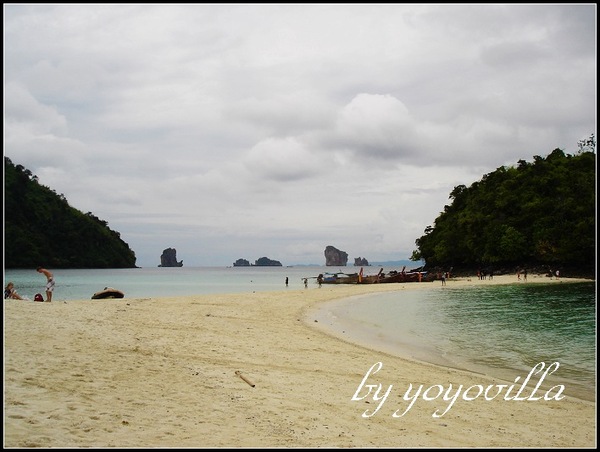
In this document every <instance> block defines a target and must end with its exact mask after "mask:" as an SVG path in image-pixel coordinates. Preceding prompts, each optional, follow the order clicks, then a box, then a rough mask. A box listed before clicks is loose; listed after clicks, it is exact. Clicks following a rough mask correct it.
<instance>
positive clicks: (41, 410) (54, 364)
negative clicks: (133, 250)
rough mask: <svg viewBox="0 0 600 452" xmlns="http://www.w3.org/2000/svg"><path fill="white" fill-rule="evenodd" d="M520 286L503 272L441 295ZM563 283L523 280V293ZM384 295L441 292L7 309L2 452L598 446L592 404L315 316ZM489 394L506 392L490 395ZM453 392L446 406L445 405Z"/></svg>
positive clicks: (326, 288) (318, 293) (342, 292)
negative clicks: (327, 307)
mask: <svg viewBox="0 0 600 452" xmlns="http://www.w3.org/2000/svg"><path fill="white" fill-rule="evenodd" d="M571 281H572V280H571ZM516 282H517V281H516V276H515V275H506V276H496V277H494V280H492V281H489V280H487V281H479V280H477V279H475V278H472V279H469V278H461V279H450V280H449V281H448V286H452V285H455V286H458V285H465V286H468V285H478V284H506V283H516ZM569 282H570V280H567V279H565V278H562V279H561V280H556V279H553V280H550V279H549V278H544V277H537V278H536V277H534V276H533V275H530V277H529V281H528V282H527V283H528V284H535V283H553V284H568V283H569ZM390 290H443V288H442V287H441V286H440V282H439V281H437V282H433V283H410V284H375V285H359V286H357V285H348V286H346V285H323V287H321V288H317V287H316V285H315V286H310V287H309V288H308V289H303V290H282V291H279V292H256V293H248V294H231V295H199V296H189V297H173V298H144V299H142V298H138V299H136V298H125V299H120V300H80V301H68V302H52V303H36V302H31V301H19V300H5V301H4V315H5V317H4V446H5V447H8V448H29V447H44V448H46V447H53V448H59V447H71V448H72V447H86V448H87V447H119V448H133V447H135V448H153V447H205V448H221V447H234V448H240V447H244V448H245V447H252V448H254V447H257V448H258V447H260V448H274V447H277V448H283V447H286V448H288V447H289V448H317V447H335V448H346V447H361V448H378V447H386V448H388V447H413V448H425V447H428V448H429V447H467V448H469V447H478V448H481V447H532V448H533V447H538V448H541V447H544V448H553V447H557V448H558V447H561V448H562V447H573V448H575V447H577V448H593V447H596V404H595V403H594V402H590V401H585V400H580V399H576V398H573V397H571V396H565V397H563V398H561V399H560V400H558V399H559V398H560V394H557V392H558V390H555V391H554V392H552V391H549V392H548V393H547V392H546V391H539V392H538V393H537V394H536V397H539V399H538V400H530V399H526V397H522V398H523V399H525V400H515V399H514V395H515V393H516V392H517V391H518V388H519V387H520V385H516V386H515V388H514V390H513V392H512V397H513V398H512V399H511V397H510V396H507V397H505V396H504V395H505V394H506V393H507V390H506V387H507V386H510V385H511V384H512V383H513V382H512V381H509V382H506V381H502V380H499V379H496V378H493V377H491V376H486V375H481V374H475V373H470V372H467V371H461V370H456V369H449V368H445V367H440V366H436V365H432V364H427V363H422V362H418V361H414V360H410V359H405V358H400V357H396V356H392V355H390V354H386V353H382V352H378V351H376V350H372V349H369V348H367V347H364V346H361V345H357V344H353V343H350V342H347V341H345V340H343V339H341V338H338V337H335V336H334V335H333V334H330V333H328V332H327V331H324V330H323V329H322V328H320V327H319V325H318V323H317V322H315V319H314V318H312V313H313V312H314V309H315V308H316V307H317V306H319V305H320V304H321V303H323V302H326V301H328V300H335V299H340V298H346V297H350V296H354V295H360V294H366V293H370V292H379V291H390ZM378 363H380V364H378ZM370 369H371V374H370V375H366V374H367V373H368V372H369V370H370ZM522 377H523V378H525V377H526V375H522ZM532 383H535V382H532ZM370 385H373V386H370ZM379 385H381V386H379ZM421 385H422V389H423V390H422V392H421V393H420V396H419V397H414V398H413V399H411V398H410V396H411V394H412V395H414V394H415V393H416V389H417V388H418V387H420V386H421ZM461 385H462V386H461ZM498 385H505V386H504V388H505V389H504V392H501V393H500V395H498V396H496V397H492V396H493V395H494V394H495V392H494V391H496V392H497V391H499V389H498V388H499V387H500V386H498ZM534 386H535V384H532V386H531V388H533V387H534ZM449 387H451V388H453V389H452V391H448V392H446V390H447V389H448V388H449ZM459 387H462V393H460V392H459V393H458V394H459V396H457V397H456V399H455V400H454V402H452V405H451V406H450V404H451V400H450V398H448V399H446V400H444V397H443V394H448V395H449V397H450V396H451V395H452V394H454V393H457V389H458V388H459ZM488 387H491V388H492V389H490V390H489V391H488V392H487V393H485V394H484V393H483V390H484V389H485V388H488ZM409 388H412V392H411V391H410V390H409ZM468 388H470V389H468ZM480 388H481V391H480ZM494 388H496V389H494ZM467 389H468V390H467ZM442 391H443V393H442ZM531 392H532V390H531V389H528V390H526V391H524V392H523V394H524V396H527V395H528V394H531ZM486 394H487V397H486ZM374 396H375V397H374ZM544 396H546V397H544ZM531 398H532V399H533V398H535V397H533V396H532V397H531ZM353 399H354V400H353ZM411 403H412V405H411ZM442 413H443V414H442ZM436 414H437V416H436Z"/></svg>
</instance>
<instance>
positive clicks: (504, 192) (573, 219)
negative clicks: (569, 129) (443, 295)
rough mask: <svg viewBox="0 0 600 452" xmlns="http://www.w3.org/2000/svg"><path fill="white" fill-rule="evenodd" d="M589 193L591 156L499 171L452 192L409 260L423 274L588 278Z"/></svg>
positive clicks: (592, 235)
mask: <svg viewBox="0 0 600 452" xmlns="http://www.w3.org/2000/svg"><path fill="white" fill-rule="evenodd" d="M591 138H592V140H593V148H594V149H595V139H594V138H593V135H592V137H591ZM595 186H596V154H595V152H591V151H580V152H578V153H577V154H576V155H569V154H565V153H564V152H563V151H562V150H561V149H555V150H554V151H552V152H551V153H550V154H549V155H548V156H547V157H546V158H543V157H540V156H537V155H536V156H534V159H533V162H527V161H524V160H519V161H518V163H517V165H516V166H514V167H505V166H502V167H500V168H498V169H496V170H495V171H493V172H491V173H489V174H486V175H484V176H483V178H482V179H481V180H480V181H478V182H475V183H473V184H472V185H471V186H469V187H466V186H465V185H458V186H456V187H454V189H453V190H452V192H451V193H450V196H449V199H450V200H451V201H452V202H451V203H450V204H449V205H446V206H444V211H443V212H441V214H440V215H439V216H438V217H437V218H436V219H435V222H434V224H433V226H428V227H427V228H426V229H425V234H424V235H423V236H421V237H419V238H418V239H417V240H416V241H415V243H416V245H417V247H418V248H417V250H415V251H414V252H413V255H412V257H411V259H412V260H420V259H423V260H425V262H426V267H427V268H430V269H432V268H435V267H438V268H445V269H447V268H449V267H452V268H454V270H455V271H456V270H458V269H474V268H480V267H494V268H496V269H500V268H517V267H529V268H541V269H544V268H548V269H557V268H564V269H570V272H571V273H572V274H579V275H593V274H594V270H595V251H596V223H595V215H596V192H595Z"/></svg>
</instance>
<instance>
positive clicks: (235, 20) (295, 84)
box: [4, 4, 596, 266]
mask: <svg viewBox="0 0 600 452" xmlns="http://www.w3.org/2000/svg"><path fill="white" fill-rule="evenodd" d="M595 8H596V7H595V5H535V4H531V5H500V4H497V5H496V4H494V5H447V6H440V5H426V4H413V5H411V4H408V5H404V4H375V5H366V4H358V5H335V4H324V5H321V4H304V5H302V4H298V5H267V4H260V5H259V4H249V5H242V4H223V5H221V4H189V5H186V4H177V5H167V4H159V5H156V4H145V5H133V4H130V5H118V4H110V5H109V4H105V5H102V4H98V5H67V4H49V5H42V4H40V5H19V4H14V5H5V7H4V13H5V14H4V68H5V83H4V118H5V119H4V125H5V134H4V152H5V155H6V156H8V157H10V158H11V160H12V161H13V162H14V163H16V164H22V165H24V166H25V167H26V168H28V169H30V170H31V171H32V172H33V173H34V174H36V175H37V176H38V177H39V179H40V182H41V183H42V184H44V185H47V186H49V187H51V188H52V189H54V190H55V191H56V192H58V193H63V194H64V195H65V196H66V198H67V199H68V200H69V202H70V203H71V205H73V206H75V207H77V208H79V209H80V210H82V211H84V212H87V211H91V212H92V213H94V214H95V215H96V216H98V217H99V218H101V219H103V220H105V221H107V222H108V224H109V226H110V227H111V228H112V229H115V230H117V231H119V232H120V233H121V237H122V238H123V239H124V240H125V241H126V242H127V243H129V244H130V246H131V247H132V249H133V250H134V251H135V252H136V255H137V256H138V265H141V266H154V265H157V264H158V262H159V258H160V254H161V252H162V250H163V249H165V248H167V247H174V248H176V249H177V250H178V259H183V260H184V262H185V265H186V266H193V265H231V263H232V262H233V261H234V260H235V259H237V258H240V257H244V258H246V259H248V260H250V261H254V260H255V259H257V258H258V257H262V256H267V257H270V258H273V259H277V260H280V261H281V262H282V263H284V265H290V264H295V263H322V262H323V260H324V258H323V250H324V248H325V246H327V245H334V246H338V247H339V248H341V249H345V250H346V251H347V252H348V253H349V255H350V256H351V257H358V256H359V255H360V256H361V257H366V258H367V259H369V260H370V261H374V260H385V259H405V258H407V257H408V256H409V255H410V253H411V251H412V250H413V249H414V247H415V246H414V240H415V239H416V238H417V237H419V236H420V235H422V233H423V230H424V228H425V227H426V226H427V225H429V224H432V222H433V220H434V219H435V217H436V216H437V215H438V214H439V212H441V211H442V210H443V206H444V204H446V203H447V202H448V194H449V193H450V191H451V190H452V188H453V187H454V186H456V185H459V184H465V185H469V184H471V183H472V182H474V181H476V180H479V179H480V178H481V177H482V176H483V174H485V173H488V172H491V171H493V170H494V169H496V168H497V167H499V166H501V165H504V164H516V162H517V161H518V160H520V159H525V160H532V158H533V156H534V155H546V154H548V153H549V152H551V151H552V150H553V149H554V148H556V147H560V148H562V149H564V150H565V151H567V152H575V151H576V150H577V141H578V140H579V139H582V138H586V137H587V136H589V134H590V133H595V124H596V116H595V112H596V104H595V98H596V40H595V26H596V24H595V16H596V14H595V13H596V10H595Z"/></svg>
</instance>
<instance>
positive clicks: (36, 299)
mask: <svg viewBox="0 0 600 452" xmlns="http://www.w3.org/2000/svg"><path fill="white" fill-rule="evenodd" d="M33 301H44V297H42V294H41V293H36V294H35V296H34V297H33Z"/></svg>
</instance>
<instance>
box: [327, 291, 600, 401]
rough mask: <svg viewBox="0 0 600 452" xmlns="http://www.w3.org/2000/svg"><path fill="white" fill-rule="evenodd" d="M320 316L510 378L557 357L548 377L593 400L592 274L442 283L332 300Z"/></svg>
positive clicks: (375, 342)
mask: <svg viewBox="0 0 600 452" xmlns="http://www.w3.org/2000/svg"><path fill="white" fill-rule="evenodd" d="M317 319H319V322H323V323H325V324H328V327H329V328H331V329H332V330H333V331H335V332H337V333H338V334H339V335H340V336H343V337H346V338H348V339H349V340H353V341H355V342H359V343H366V344H369V345H370V346H372V347H374V348H376V349H378V350H381V351H384V352H388V353H391V354H394V355H399V356H408V357H412V358H415V359H418V360H421V361H426V362H431V363H434V364H441V365H446V366H451V367H455V368H459V369H467V370H471V371H475V372H480V373H484V374H488V375H493V376H496V377H499V378H503V379H505V380H508V381H510V382H513V381H514V379H515V377H517V376H521V377H522V378H521V381H523V379H524V378H525V377H526V376H527V374H528V373H529V371H530V370H531V369H532V368H533V367H534V366H535V365H536V364H538V363H540V362H545V363H546V365H547V366H549V365H550V364H551V363H553V362H555V361H557V362H559V364H560V367H559V370H558V371H557V372H555V373H554V374H553V375H552V377H553V378H552V379H551V380H550V379H548V381H553V382H554V383H553V384H564V385H565V387H566V388H567V390H569V392H570V393H571V394H573V395H577V396H579V397H581V398H585V399H588V400H595V388H596V287H595V283H594V282H590V283H563V284H537V283H536V284H526V283H525V284H518V283H516V284H508V285H496V286H487V287H485V286H472V287H465V288H452V287H451V286H446V287H444V288H442V287H440V286H438V285H436V286H434V287H433V288H432V290H423V291H399V292H390V293H383V294H377V295H375V296H371V295H369V296H357V297H353V298H351V299H348V300H344V301H333V302H330V303H327V304H326V305H325V306H324V307H322V308H321V310H320V311H319V312H318V316H317ZM538 377H539V375H538ZM567 390H565V392H567Z"/></svg>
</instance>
